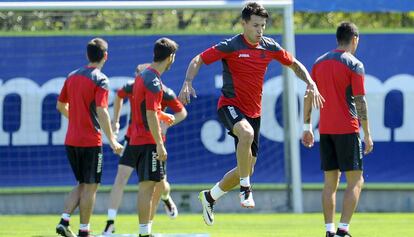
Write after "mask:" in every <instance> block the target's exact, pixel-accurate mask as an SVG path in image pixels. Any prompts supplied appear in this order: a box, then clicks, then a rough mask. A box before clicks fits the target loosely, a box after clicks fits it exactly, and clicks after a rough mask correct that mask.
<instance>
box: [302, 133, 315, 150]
mask: <svg viewBox="0 0 414 237" xmlns="http://www.w3.org/2000/svg"><path fill="white" fill-rule="evenodd" d="M302 144H303V145H304V146H305V147H307V148H311V147H313V144H314V136H313V132H312V130H309V131H303V134H302Z"/></svg>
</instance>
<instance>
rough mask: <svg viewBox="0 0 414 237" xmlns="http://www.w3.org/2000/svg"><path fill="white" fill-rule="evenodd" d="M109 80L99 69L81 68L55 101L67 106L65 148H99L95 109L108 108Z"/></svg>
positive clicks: (68, 78) (71, 74)
mask: <svg viewBox="0 0 414 237" xmlns="http://www.w3.org/2000/svg"><path fill="white" fill-rule="evenodd" d="M108 86H109V80H108V78H107V77H106V75H105V74H103V73H102V72H101V71H100V70H99V69H98V68H95V67H82V68H79V69H77V70H75V71H73V72H71V73H70V74H69V75H68V77H67V79H66V81H65V84H64V85H63V88H62V90H61V92H60V95H59V98H58V100H59V101H60V102H61V103H69V126H68V131H67V133H66V139H65V145H69V146H77V147H95V146H102V135H101V132H100V125H99V122H98V116H97V112H96V108H97V107H104V108H106V107H108V94H109V91H108Z"/></svg>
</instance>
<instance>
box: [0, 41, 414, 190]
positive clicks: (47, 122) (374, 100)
mask: <svg viewBox="0 0 414 237" xmlns="http://www.w3.org/2000/svg"><path fill="white" fill-rule="evenodd" d="M159 37H160V36H107V37H103V38H105V39H106V40H107V41H108V43H109V59H108V62H107V63H106V65H105V67H104V69H103V72H104V73H105V74H106V75H108V77H109V78H110V88H111V93H110V103H112V101H113V98H114V95H115V91H116V89H117V88H119V87H121V86H122V85H123V84H124V83H125V82H126V81H127V80H128V79H132V78H133V73H134V68H135V66H136V65H137V64H139V63H145V62H150V61H151V60H152V46H153V42H154V41H155V40H156V39H158V38H159ZM227 37H228V36H221V35H213V36H170V38H172V39H174V40H175V41H177V42H178V44H179V45H180V49H179V51H178V53H177V57H176V62H175V63H174V64H173V66H172V68H171V70H170V71H168V72H166V73H165V74H163V76H162V78H163V82H164V83H165V84H166V85H168V86H169V87H171V88H172V89H173V90H175V91H176V92H177V93H178V91H179V89H180V87H181V84H182V81H183V80H184V76H185V72H186V69H187V66H188V63H189V62H190V60H191V59H192V58H193V57H194V56H195V55H197V54H198V53H200V52H202V51H203V50H204V49H206V48H208V47H210V46H212V45H214V44H215V43H217V42H219V41H221V40H222V39H224V38H227ZM91 38H92V37H81V36H79V37H78V36H56V37H0V52H2V57H1V58H0V68H1V70H0V186H45V185H69V184H73V183H75V179H74V176H73V174H72V171H71V169H70V166H69V163H68V161H67V159H66V154H65V147H64V144H63V143H64V138H65V133H66V126H67V121H66V119H64V118H63V117H62V116H60V115H59V113H58V112H57V111H56V109H55V107H56V98H57V95H58V94H59V92H60V89H61V87H62V85H63V82H64V80H65V77H66V75H67V74H68V73H69V72H71V71H72V70H74V69H76V68H78V67H81V66H83V65H85V64H86V56H85V49H86V43H87V42H88V41H89V40H90V39H91ZM275 38H276V40H278V41H280V37H278V36H277V37H275ZM296 47H297V48H296V52H297V58H298V59H299V60H300V61H301V62H303V63H304V64H305V66H306V67H307V68H308V69H309V70H310V69H311V67H312V64H313V62H314V60H315V59H316V58H317V57H318V56H319V55H321V54H323V53H324V52H326V51H328V50H330V49H333V48H335V37H334V35H298V36H297V37H296ZM412 55H414V35H412V34H369V35H361V39H360V46H359V49H358V51H357V57H358V58H359V59H360V60H361V61H362V62H364V64H365V69H366V73H367V75H366V90H367V100H368V105H369V117H370V122H371V130H372V134H373V138H374V142H375V149H374V153H373V154H371V155H369V156H367V157H364V162H365V163H364V166H365V173H364V176H365V179H366V181H367V182H414V172H412V169H413V167H414V159H413V157H412V155H411V154H412V153H413V152H414V123H412V122H411V121H414V110H413V109H410V107H411V103H412V102H413V101H414V67H413V63H412ZM221 70H222V69H221V63H219V62H217V63H214V64H212V65H209V66H203V67H202V69H201V70H200V72H199V74H198V76H197V78H196V79H195V82H194V86H195V89H196V90H197V94H198V97H197V98H196V99H193V101H192V103H191V104H190V105H189V106H188V107H187V110H188V111H189V116H188V118H187V119H186V120H185V121H184V122H182V123H181V124H179V125H177V126H176V127H172V128H170V130H169V131H168V139H167V140H168V141H167V149H168V152H169V158H168V177H169V179H170V181H171V182H172V183H182V184H183V183H213V182H216V181H217V180H218V179H220V178H221V177H222V175H223V174H224V173H225V172H226V171H227V170H229V169H231V168H232V167H234V166H235V164H236V160H235V154H234V143H233V140H232V138H231V137H229V136H228V135H227V134H226V132H225V130H224V128H223V127H222V126H221V125H220V123H219V122H218V118H217V115H216V105H217V100H218V97H219V95H220V85H221V83H222V81H221V74H222V71H221ZM297 88H298V94H297V95H298V100H299V101H300V110H302V102H301V100H302V99H301V98H302V96H303V93H304V90H305V85H304V83H303V82H301V81H300V80H299V79H297ZM281 99H282V77H281V66H280V65H279V64H278V63H277V62H274V63H271V64H270V65H269V68H268V72H267V74H266V81H265V85H264V95H263V115H262V129H261V138H260V139H261V140H260V144H261V148H260V152H259V158H258V162H257V165H256V169H255V174H254V176H253V178H252V179H253V182H262V183H270V182H284V181H285V177H284V161H283V139H284V138H283V121H282V117H283V116H282V103H281ZM109 110H110V113H111V115H112V105H110V108H109ZM128 112H129V104H128V103H126V104H125V105H124V107H123V111H122V117H121V118H122V119H121V126H122V129H121V132H120V139H121V135H123V134H124V133H125V130H126V126H125V125H126V121H127V114H128ZM301 113H302V112H301ZM301 113H300V114H301ZM314 118H315V119H314V121H313V122H314V127H317V122H318V113H317V112H315V113H314ZM301 121H302V119H301V118H297V123H298V124H301ZM300 127H301V126H300ZM315 131H316V138H317V139H318V138H319V135H318V133H317V129H316V130H315ZM300 134H301V131H298V139H299V136H300ZM301 159H302V178H303V181H304V182H320V181H322V179H323V176H322V172H321V171H320V168H319V167H320V164H319V149H318V143H317V144H316V146H315V147H314V148H313V149H311V150H308V149H305V148H303V147H301ZM117 162H118V158H117V157H116V156H115V155H113V154H112V152H111V151H110V149H108V147H107V146H105V154H104V170H103V184H111V183H112V182H113V180H114V177H115V174H116V168H117ZM136 180H137V178H136V177H135V176H134V177H133V179H132V180H131V183H133V182H136Z"/></svg>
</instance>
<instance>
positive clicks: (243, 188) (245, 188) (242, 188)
mask: <svg viewBox="0 0 414 237" xmlns="http://www.w3.org/2000/svg"><path fill="white" fill-rule="evenodd" d="M249 190H250V186H249V187H244V186H240V192H246V191H249Z"/></svg>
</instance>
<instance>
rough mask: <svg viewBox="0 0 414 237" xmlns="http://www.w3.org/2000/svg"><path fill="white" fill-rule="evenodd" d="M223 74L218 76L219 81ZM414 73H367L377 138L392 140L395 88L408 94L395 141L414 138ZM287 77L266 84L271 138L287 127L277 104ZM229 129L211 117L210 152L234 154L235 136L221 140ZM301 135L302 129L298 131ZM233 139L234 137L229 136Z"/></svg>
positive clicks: (266, 129)
mask: <svg viewBox="0 0 414 237" xmlns="http://www.w3.org/2000/svg"><path fill="white" fill-rule="evenodd" d="M219 78H221V76H220V75H216V76H215V81H216V83H215V84H216V85H220V83H218V82H217V81H218V79H219ZM413 82H414V76H412V75H408V74H401V75H395V76H393V77H391V78H389V79H388V80H386V81H384V82H382V81H381V80H379V79H378V78H376V77H374V76H371V75H366V82H365V83H366V85H365V87H366V90H367V95H366V97H367V101H368V107H369V109H368V112H369V118H370V126H371V132H372V136H373V139H374V141H391V129H390V128H387V127H385V125H384V114H385V98H386V96H387V94H388V93H389V92H390V91H392V90H397V91H400V92H401V93H402V94H403V97H404V105H403V108H402V109H403V114H404V115H403V125H402V126H401V127H400V128H397V129H395V138H394V140H395V142H413V141H414V123H412V122H411V121H414V110H413V109H409V106H412V105H411V104H410V102H412V101H414V83H413ZM282 90H283V79H282V76H277V77H273V78H271V79H269V80H267V81H266V82H265V84H264V88H263V103H262V120H263V121H266V122H265V123H262V126H261V130H260V133H261V135H263V136H264V137H266V138H267V139H269V140H272V141H275V142H283V140H284V135H283V127H282V125H281V124H280V123H279V122H278V121H277V119H276V113H275V106H276V102H277V99H278V98H279V97H280V96H281V95H282ZM304 92H305V84H304V83H302V82H301V81H299V80H297V93H298V99H299V102H300V110H299V111H300V112H299V114H300V116H299V118H298V119H297V123H298V127H299V128H300V127H302V126H301V124H302V121H303V109H302V108H303V99H302V98H303V96H304ZM318 122H319V111H317V110H313V112H312V124H313V128H315V127H316V125H317V124H318ZM223 132H225V131H224V130H223V128H222V126H221V125H219V122H218V121H215V120H210V121H207V122H206V123H205V124H204V125H203V127H202V129H201V141H202V142H203V144H204V146H205V147H206V148H207V150H209V151H210V152H213V153H215V154H230V153H232V152H234V143H233V141H232V139H231V137H226V139H224V140H223V141H221V140H219V139H220V138H221V137H222V135H223ZM314 133H315V140H316V141H318V140H319V131H318V129H314ZM297 134H298V139H299V137H300V136H301V134H302V131H301V130H299V131H298V132H297ZM228 139H230V140H228Z"/></svg>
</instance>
